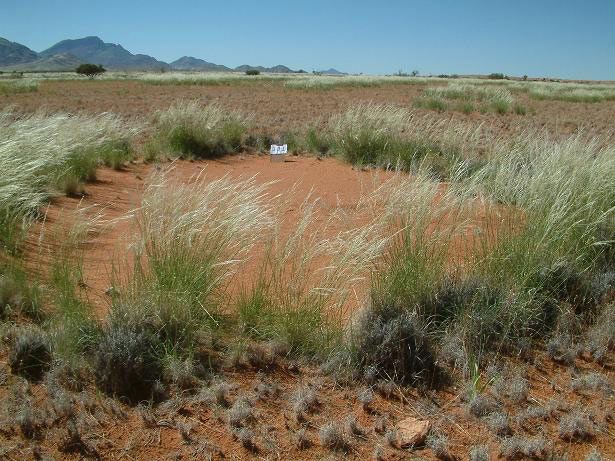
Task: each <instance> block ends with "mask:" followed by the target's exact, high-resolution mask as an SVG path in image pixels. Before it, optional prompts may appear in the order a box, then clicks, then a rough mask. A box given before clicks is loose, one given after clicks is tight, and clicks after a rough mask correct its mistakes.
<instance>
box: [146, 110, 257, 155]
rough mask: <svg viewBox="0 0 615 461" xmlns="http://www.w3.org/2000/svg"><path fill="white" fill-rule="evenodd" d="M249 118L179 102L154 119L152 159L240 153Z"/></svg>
mask: <svg viewBox="0 0 615 461" xmlns="http://www.w3.org/2000/svg"><path fill="white" fill-rule="evenodd" d="M248 122H249V121H248V118H247V117H245V116H243V115H242V114H239V113H237V112H231V111H227V110H224V109H223V108H221V107H219V106H217V105H209V106H201V105H199V104H198V103H197V102H196V101H192V102H183V101H180V102H178V103H176V104H175V105H174V106H172V107H170V108H169V109H167V110H163V111H158V112H157V113H156V114H155V116H154V121H153V125H154V130H155V132H154V135H153V137H152V140H151V141H150V144H149V146H148V148H147V150H148V151H149V152H150V153H149V155H148V156H149V158H150V159H153V158H156V157H157V156H160V155H165V154H170V155H176V156H180V157H182V158H211V157H217V156H221V155H225V154H229V153H234V152H237V151H238V150H239V148H240V147H241V145H242V141H243V137H244V135H245V132H246V129H247V127H248Z"/></svg>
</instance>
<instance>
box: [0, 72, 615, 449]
mask: <svg viewBox="0 0 615 461" xmlns="http://www.w3.org/2000/svg"><path fill="white" fill-rule="evenodd" d="M421 89H422V86H418V85H417V86H410V85H409V86H383V87H380V88H359V89H356V88H340V89H332V90H326V91H319V90H296V89H286V88H283V87H281V86H279V85H275V84H265V85H239V86H153V85H146V84H142V83H138V82H130V81H117V82H114V81H112V82H105V81H82V82H74V81H67V82H44V83H42V84H41V86H40V89H39V91H38V92H37V93H29V94H18V95H12V96H6V97H3V98H2V99H0V108H1V107H3V106H6V105H14V106H16V108H17V109H18V110H20V111H25V112H29V111H35V110H38V109H40V108H45V109H47V110H50V111H56V110H62V111H78V110H83V111H87V112H100V111H113V112H118V113H121V114H124V115H126V116H128V117H131V118H143V117H147V116H148V115H149V114H151V113H152V111H154V110H156V109H159V108H165V107H167V106H169V105H170V104H172V103H173V102H174V101H175V100H177V99H178V98H186V99H199V100H202V101H203V102H212V101H218V102H219V103H221V104H222V105H224V106H225V107H229V108H232V109H240V110H242V111H244V112H249V113H253V114H254V121H255V126H254V130H255V131H256V132H258V131H266V132H267V133H279V134H282V133H284V132H285V131H289V130H299V131H300V130H304V129H305V127H306V126H308V125H311V124H313V123H315V122H316V121H317V120H318V119H319V118H325V117H327V116H328V115H330V114H332V113H335V112H337V111H340V110H343V109H344V108H345V107H346V106H347V105H349V104H351V103H353V102H358V101H374V102H386V103H391V104H397V105H401V106H411V105H412V101H413V99H414V98H416V97H417V96H418V95H419V94H420V92H421ZM516 97H517V98H519V99H520V101H521V102H522V103H523V104H524V105H526V106H527V107H528V108H529V109H530V110H529V111H528V114H527V115H525V116H519V115H514V114H509V115H495V114H478V113H476V114H471V115H463V114H461V113H457V112H445V113H443V114H441V116H442V117H447V118H448V117H453V118H455V119H460V120H465V121H468V122H472V123H483V124H484V125H486V126H488V127H489V129H490V130H493V133H495V134H503V135H505V134H507V133H511V132H515V131H517V130H520V129H522V127H535V128H542V127H544V128H546V129H547V130H548V131H549V132H550V133H552V134H554V135H560V134H567V133H571V132H573V131H574V130H576V129H578V128H581V127H584V128H585V129H586V130H588V131H589V132H595V133H602V134H612V133H613V129H614V128H613V120H615V103H613V102H610V103H600V104H570V103H565V102H550V101H534V100H530V99H528V98H527V96H526V95H516ZM154 168H156V167H155V166H153V165H146V164H143V163H142V162H136V163H132V164H129V165H127V166H126V168H125V169H124V170H123V171H113V170H109V169H101V170H100V171H99V173H98V178H97V180H96V181H95V182H93V183H90V184H87V185H86V192H87V195H86V196H85V197H83V198H71V197H61V198H57V199H54V200H53V201H52V202H51V204H50V206H49V207H48V209H47V210H46V213H45V216H46V218H45V221H44V223H39V224H38V225H37V226H35V227H34V229H33V231H32V233H31V235H30V239H29V240H28V246H27V249H26V254H27V255H28V257H27V259H28V263H29V266H28V267H29V269H30V270H31V271H32V273H33V274H37V275H39V276H42V277H44V275H45V271H46V266H47V265H48V263H49V261H50V260H49V252H50V251H54V248H53V245H58V244H59V243H57V242H59V241H61V240H54V239H52V238H49V239H48V238H47V237H48V236H50V235H52V234H53V233H54V232H56V233H57V232H58V230H60V232H62V229H65V224H66V222H68V218H67V216H69V214H70V213H71V212H72V211H73V210H75V209H76V208H84V207H88V206H96V208H97V209H99V210H102V212H103V214H104V217H105V219H107V220H112V219H114V218H119V217H121V216H124V215H125V214H126V213H127V212H129V211H130V210H132V209H134V208H135V207H136V206H138V205H139V202H140V197H141V193H142V191H143V187H144V182H145V181H146V180H147V178H148V175H149V174H150V173H151V172H152V171H153V169H154ZM203 170H204V171H205V174H206V175H207V176H208V177H212V178H218V177H222V176H224V175H230V176H231V177H244V178H245V177H251V176H254V175H256V180H257V182H259V183H269V182H271V181H275V182H273V183H272V184H271V186H270V191H271V194H272V195H276V194H282V195H285V194H288V193H289V191H290V190H291V189H293V186H295V194H294V195H293V198H292V199H291V200H290V201H289V202H288V204H287V205H286V206H287V209H286V211H285V212H286V213H287V214H288V220H289V222H292V221H293V220H294V219H296V217H297V216H298V214H299V207H300V204H301V202H302V201H303V199H304V198H305V196H306V195H307V194H308V193H309V192H310V191H313V193H314V194H315V196H317V197H319V198H320V202H319V209H320V210H321V211H322V216H323V218H322V219H324V216H326V215H327V213H328V212H329V211H331V210H332V209H334V208H336V207H340V206H341V207H342V208H343V209H345V210H347V211H348V212H349V213H352V212H353V210H354V209H356V206H357V203H358V200H359V198H360V196H361V194H362V193H364V192H366V191H369V190H371V189H372V188H373V187H374V186H375V185H377V184H379V182H380V181H382V180H383V179H386V178H387V174H386V173H383V172H374V171H360V170H355V169H352V168H351V167H350V166H348V165H346V164H343V163H341V162H339V161H338V160H335V159H329V158H327V159H318V158H315V157H308V156H299V157H289V158H288V161H287V162H283V163H272V162H270V160H269V157H268V156H259V155H256V154H248V153H244V154H240V155H237V156H233V157H226V158H222V159H219V160H215V161H199V162H188V161H179V162H177V163H176V164H175V165H174V170H173V172H172V173H171V174H172V175H174V176H176V177H177V178H183V179H185V180H188V179H189V178H190V177H192V176H193V175H195V174H199V173H200V172H202V171H203ZM130 232H131V228H130V224H129V223H128V222H123V223H120V224H118V225H116V226H115V227H108V228H103V229H102V230H101V231H100V232H99V233H98V234H97V235H95V236H94V237H92V239H91V240H90V241H89V242H88V244H87V246H86V251H85V259H84V277H83V281H82V282H83V287H82V288H83V289H84V290H85V291H86V292H87V295H88V297H89V299H90V300H91V301H92V303H93V304H94V306H95V307H96V309H97V312H98V314H99V316H100V317H101V318H103V317H104V313H105V312H106V309H107V308H108V305H109V297H108V296H107V295H106V294H105V290H106V289H107V288H108V287H109V286H110V283H111V276H112V267H111V262H112V258H113V257H114V256H117V255H118V252H121V251H122V250H121V248H122V247H121V244H122V242H125V241H127V239H128V237H129V235H130ZM60 235H61V234H60ZM41 241H44V242H47V243H45V245H47V246H45V245H41V243H40V242H41ZM49 242H50V243H49ZM54 242H56V243H54ZM268 347H269V346H268ZM271 351H273V346H272V349H271ZM271 354H272V356H273V357H274V359H272V361H271V362H270V363H268V364H267V366H262V364H261V365H259V364H254V363H250V361H249V360H247V359H246V358H245V357H240V358H239V359H237V360H229V356H228V353H227V352H226V351H222V350H214V351H213V352H212V357H213V358H212V360H213V362H212V363H213V364H214V369H216V371H217V376H218V378H215V379H214V380H213V382H214V383H215V382H216V380H217V379H222V380H224V381H225V382H227V383H228V384H229V385H230V392H229V395H228V399H227V400H228V403H227V404H222V405H220V404H212V403H211V402H210V401H209V400H208V399H207V398H206V397H204V396H203V395H202V394H201V393H199V392H196V393H189V392H177V393H175V394H174V397H173V398H172V399H170V400H168V401H166V402H164V403H163V404H161V405H160V406H158V407H155V408H153V409H150V408H148V407H131V406H128V405H125V404H123V403H121V402H118V401H117V400H113V399H110V398H108V397H105V396H104V395H103V394H101V393H99V392H97V391H96V389H95V386H94V385H93V383H92V382H91V381H89V380H87V379H86V380H84V382H83V383H82V386H81V388H80V389H78V390H76V391H75V392H74V393H72V394H71V396H70V398H68V400H69V404H66V402H65V400H66V398H67V397H66V396H64V397H62V395H59V394H58V390H57V386H54V384H53V383H52V382H51V381H49V380H46V381H43V382H41V383H37V384H27V383H26V382H25V381H24V380H23V379H21V378H19V377H17V376H13V375H11V373H10V371H9V370H8V366H7V365H6V363H7V358H6V354H5V353H2V354H0V401H1V402H2V403H1V404H0V405H2V407H3V409H4V410H8V412H9V413H11V412H12V413H15V414H21V413H19V412H26V413H24V414H27V412H28V411H29V412H30V413H29V414H30V417H31V418H32V417H34V416H32V415H35V417H36V418H38V419H37V421H38V425H39V428H42V427H44V428H45V431H41V432H40V433H38V431H36V433H35V434H34V436H33V437H26V436H25V435H26V434H25V432H26V431H27V430H28V426H27V425H26V424H21V425H20V424H18V425H15V424H9V423H8V422H7V421H0V460H2V459H7V460H21V459H36V460H38V459H75V460H76V459H113V460H115V459H117V460H120V459H126V460H159V459H160V460H162V459H169V460H170V459H267V460H276V459H277V460H287V459H306V460H319V459H340V460H341V459H357V460H363V459H386V460H401V459H459V460H462V459H469V452H470V449H471V448H472V447H473V446H476V445H485V446H486V447H487V448H488V451H489V455H490V458H491V459H500V458H503V457H504V452H503V448H502V447H503V446H504V445H503V443H504V440H505V439H507V438H509V437H510V436H515V437H520V438H522V439H523V440H525V441H526V442H527V443H529V442H528V441H531V440H536V439H538V438H540V437H543V438H544V439H545V440H546V441H547V447H546V448H545V451H539V452H537V453H536V454H535V458H536V459H553V460H555V459H558V460H559V459H562V460H563V459H568V460H582V459H585V457H586V456H587V455H588V454H589V453H590V452H591V450H592V449H593V448H594V447H595V448H597V449H598V450H599V451H600V452H601V453H602V455H603V459H615V442H614V441H615V398H614V394H613V389H614V388H615V369H614V367H615V357H614V356H613V354H612V353H611V354H610V355H609V357H608V358H607V360H606V362H605V363H604V364H602V365H598V364H596V363H594V362H592V361H591V360H590V358H589V357H587V356H585V355H580V356H579V357H577V358H576V359H575V360H574V364H573V365H572V366H564V365H562V364H559V363H555V362H553V361H552V360H551V359H550V358H549V357H548V355H547V354H546V352H545V351H544V350H536V351H534V354H533V356H532V357H531V358H529V359H526V360H521V359H517V358H507V359H505V360H504V359H503V360H502V363H501V364H502V366H503V369H502V370H500V373H501V375H502V376H506V380H514V379H518V378H523V379H524V380H526V382H527V386H528V387H527V395H523V396H522V397H520V398H514V399H513V398H512V397H511V396H509V395H505V394H506V393H505V392H502V393H500V394H498V395H495V394H490V398H491V399H492V400H494V401H495V406H496V407H497V412H498V413H506V414H507V415H508V421H509V427H508V429H503V430H501V431H498V430H496V429H494V424H493V422H492V421H491V420H490V418H489V417H480V416H475V415H473V414H472V413H471V411H470V409H469V405H468V402H467V401H466V400H465V399H464V395H465V390H464V389H463V388H461V387H459V385H452V384H451V385H448V386H446V387H444V388H443V389H442V390H439V391H428V392H419V391H418V390H417V389H411V388H404V389H401V388H392V389H387V388H382V387H379V385H373V388H374V391H375V397H374V401H373V403H372V404H371V405H370V406H369V408H363V407H362V405H361V403H360V402H359V399H358V394H359V392H361V391H363V390H364V389H365V388H366V387H369V386H371V385H372V384H370V383H365V382H361V381H358V380H356V379H355V378H356V377H351V378H350V380H339V381H336V380H335V379H333V378H331V377H328V376H325V375H324V374H323V373H322V372H321V371H320V370H319V369H318V367H316V366H315V365H314V364H310V363H307V362H297V361H294V360H291V359H289V358H288V357H285V356H284V354H279V355H275V354H274V352H271ZM588 373H600V374H601V375H602V376H604V377H605V379H606V380H607V382H608V385H609V386H610V390H609V389H606V388H605V389H598V390H590V391H586V390H579V389H576V390H574V389H573V388H572V386H571V383H572V380H573V378H575V377H578V376H581V375H586V374H588ZM481 381H482V382H484V384H487V382H490V381H489V377H488V376H483V377H482V378H481ZM304 387H308V388H311V389H313V390H314V391H315V394H316V396H317V403H315V404H314V407H313V409H312V410H311V411H310V412H308V414H307V415H306V416H305V418H304V419H297V415H296V412H294V411H293V404H292V402H293V395H294V394H295V393H296V392H297V390H298V389H301V388H304ZM241 398H248V399H249V400H250V402H252V406H253V416H252V420H251V421H250V422H249V424H248V428H249V429H250V431H251V434H252V436H253V441H254V443H253V445H251V446H247V445H245V444H243V445H242V443H241V441H240V440H238V438H237V436H236V435H234V433H233V430H232V428H231V427H230V425H229V422H228V408H227V406H230V405H232V404H233V402H235V401H237V400H239V399H241ZM62 399H64V400H62ZM24 402H25V403H24ZM218 403H219V402H218ZM67 405H68V407H67ZM578 414H583V415H586V416H587V417H588V418H589V419H590V420H591V422H592V424H593V425H594V427H595V428H596V430H595V433H594V435H592V436H591V437H589V438H587V439H585V440H580V441H579V440H566V439H564V438H562V437H560V435H559V424H560V421H561V420H562V419H563V418H565V417H566V416H569V415H578ZM528 415H529V416H528ZM352 416H354V417H355V418H356V421H357V422H358V425H359V426H360V430H357V431H356V432H357V433H355V434H354V435H352V436H350V437H349V440H348V445H347V447H345V449H343V450H330V449H328V448H326V447H324V446H323V444H322V443H321V441H320V440H319V430H320V428H321V427H323V426H324V425H325V424H327V423H328V422H339V423H340V424H342V425H344V424H345V423H344V421H346V420H347V418H348V417H352ZM409 416H412V417H416V418H419V419H422V420H428V421H430V422H431V425H432V433H438V434H441V435H443V436H446V437H447V439H448V443H447V447H448V453H443V452H442V453H439V452H436V451H435V450H433V449H430V448H426V447H425V446H419V447H416V448H415V449H413V450H409V449H400V448H399V447H398V446H395V443H392V444H391V443H389V442H388V439H390V438H391V437H390V432H389V431H391V430H392V429H394V428H395V425H396V424H397V423H398V422H399V421H401V420H403V419H404V418H407V417H409ZM24 418H25V419H27V418H26V417H25V416H24V417H22V419H21V420H20V421H24V420H25V419H24ZM73 425H74V426H75V427H78V431H77V433H78V437H75V435H74V434H75V431H74V430H72V429H71V427H73ZM302 430H304V431H305V432H304V433H305V438H306V440H307V442H306V445H305V446H302V447H299V446H298V444H297V443H296V439H297V437H298V435H299V434H300V433H302ZM387 432H389V435H387ZM31 435H32V434H31ZM379 450H380V451H379ZM379 453H380V454H379ZM529 457H530V456H529V455H527V456H526V455H523V454H519V455H517V456H516V457H514V458H515V459H528V458H529ZM476 459H479V458H476Z"/></svg>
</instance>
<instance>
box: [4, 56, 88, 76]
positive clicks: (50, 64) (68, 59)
mask: <svg viewBox="0 0 615 461" xmlns="http://www.w3.org/2000/svg"><path fill="white" fill-rule="evenodd" d="M83 63H84V62H83V61H82V60H81V59H79V58H78V57H76V56H74V55H72V54H70V53H62V54H54V55H52V56H49V57H47V58H37V59H36V60H34V61H31V62H27V63H21V64H15V65H12V66H6V67H2V68H1V69H2V70H3V71H11V70H15V71H53V72H60V71H71V70H75V68H76V67H77V66H78V65H79V64H83Z"/></svg>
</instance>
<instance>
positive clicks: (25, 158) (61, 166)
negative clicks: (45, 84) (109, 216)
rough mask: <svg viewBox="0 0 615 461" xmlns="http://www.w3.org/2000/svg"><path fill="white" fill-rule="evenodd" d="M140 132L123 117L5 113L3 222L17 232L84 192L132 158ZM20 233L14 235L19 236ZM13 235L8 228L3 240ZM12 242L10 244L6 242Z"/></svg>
mask: <svg viewBox="0 0 615 461" xmlns="http://www.w3.org/2000/svg"><path fill="white" fill-rule="evenodd" d="M137 132H138V128H136V127H135V126H134V125H130V124H127V123H126V122H125V121H124V120H122V119H121V118H120V117H118V116H116V115H113V114H110V113H103V114H100V115H94V116H92V115H85V114H77V115H69V114H61V113H59V114H50V115H48V114H45V113H43V112H39V113H35V114H31V115H22V116H18V115H17V114H15V113H13V112H12V111H11V110H10V109H9V110H6V109H5V110H4V111H1V112H0V218H1V219H2V224H3V228H4V229H17V228H19V227H20V226H21V225H22V224H23V223H24V222H25V221H24V220H26V221H27V218H30V217H32V216H34V215H35V214H36V213H37V212H38V209H39V207H40V206H41V205H42V204H43V203H45V202H46V201H47V200H48V199H49V198H50V197H52V196H53V195H55V194H58V193H62V192H64V193H69V194H71V193H78V192H81V191H82V184H83V182H85V181H87V180H91V179H93V178H94V177H95V176H96V169H97V168H98V167H99V166H100V165H101V164H103V163H109V164H112V163H113V162H114V159H116V158H118V156H128V155H129V153H130V144H129V142H130V140H131V138H132V137H133V136H134V135H135V134H136V133H137ZM18 234H19V232H18V231H15V232H13V233H12V235H18ZM7 236H8V237H10V235H8V234H7V231H6V230H5V231H4V232H3V233H2V237H3V238H5V237H7ZM5 243H6V242H5Z"/></svg>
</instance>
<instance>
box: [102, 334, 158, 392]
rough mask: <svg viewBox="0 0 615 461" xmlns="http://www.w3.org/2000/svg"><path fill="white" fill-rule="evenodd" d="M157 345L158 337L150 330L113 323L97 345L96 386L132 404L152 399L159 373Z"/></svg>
mask: <svg viewBox="0 0 615 461" xmlns="http://www.w3.org/2000/svg"><path fill="white" fill-rule="evenodd" d="M160 348H161V343H160V340H159V339H158V338H157V337H156V335H155V334H154V333H152V332H151V331H148V330H147V329H145V328H137V327H135V326H131V325H113V324H112V325H111V326H109V327H108V328H107V329H106V330H105V331H104V333H103V335H102V337H101V339H100V342H99V344H98V347H97V348H96V359H95V365H94V369H95V373H96V379H97V382H98V385H99V386H100V387H101V388H102V390H104V391H105V392H107V393H108V394H110V395H114V396H118V397H124V398H127V399H128V400H129V401H130V402H131V403H133V404H136V403H138V402H139V401H141V400H147V399H150V398H152V392H153V389H154V383H155V382H156V381H157V380H159V379H160V377H161V375H162V365H161V362H160V358H159V357H160V352H161V351H160Z"/></svg>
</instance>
